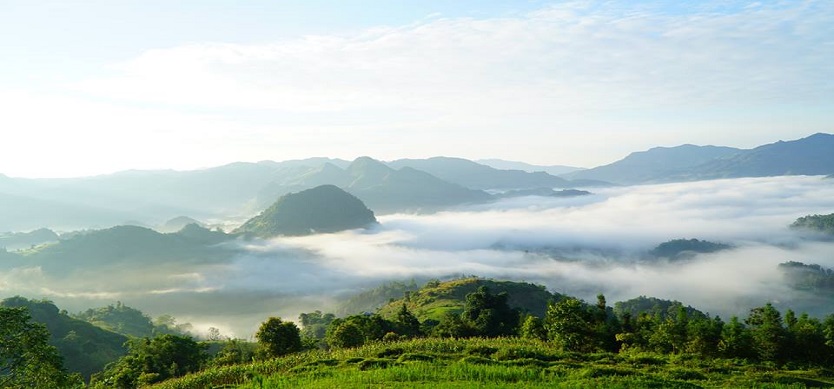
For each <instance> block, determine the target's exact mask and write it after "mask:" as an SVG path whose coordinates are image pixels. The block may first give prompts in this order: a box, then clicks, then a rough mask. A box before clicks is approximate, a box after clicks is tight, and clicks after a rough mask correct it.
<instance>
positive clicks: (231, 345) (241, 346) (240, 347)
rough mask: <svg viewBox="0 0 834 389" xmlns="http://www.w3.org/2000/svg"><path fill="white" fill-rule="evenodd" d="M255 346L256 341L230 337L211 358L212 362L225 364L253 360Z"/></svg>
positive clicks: (216, 364)
mask: <svg viewBox="0 0 834 389" xmlns="http://www.w3.org/2000/svg"><path fill="white" fill-rule="evenodd" d="M255 347H256V345H255V344H254V343H249V342H246V341H244V340H241V339H229V340H227V341H226V342H225V344H224V345H223V348H221V349H220V351H218V352H217V355H215V356H214V358H213V359H212V360H211V364H212V365H214V366H225V365H236V364H239V363H246V362H252V358H253V357H254V356H255V351H256V350H255Z"/></svg>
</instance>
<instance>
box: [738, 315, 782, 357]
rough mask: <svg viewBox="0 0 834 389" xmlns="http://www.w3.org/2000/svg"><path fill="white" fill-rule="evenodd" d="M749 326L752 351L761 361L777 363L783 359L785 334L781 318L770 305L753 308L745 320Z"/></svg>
mask: <svg viewBox="0 0 834 389" xmlns="http://www.w3.org/2000/svg"><path fill="white" fill-rule="evenodd" d="M745 323H746V324H747V325H748V326H750V333H751V335H752V338H753V349H754V350H755V351H756V355H757V356H758V358H759V359H760V360H762V361H778V360H779V359H781V358H782V357H783V352H784V350H783V348H784V346H785V338H786V336H785V335H786V332H785V328H784V327H783V326H782V317H781V315H780V314H779V311H778V310H776V308H774V307H773V305H772V304H771V303H767V304H766V305H765V306H764V307H758V308H753V309H752V310H750V315H749V316H748V317H747V319H746V320H745Z"/></svg>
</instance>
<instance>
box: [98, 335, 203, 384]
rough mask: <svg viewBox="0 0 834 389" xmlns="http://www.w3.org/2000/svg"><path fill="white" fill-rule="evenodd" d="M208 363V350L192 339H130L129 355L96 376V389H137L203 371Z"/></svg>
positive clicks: (172, 337)
mask: <svg viewBox="0 0 834 389" xmlns="http://www.w3.org/2000/svg"><path fill="white" fill-rule="evenodd" d="M207 359H208V355H207V354H206V352H205V346H203V345H200V344H198V343H197V342H195V341H194V340H193V339H191V338H190V337H186V336H177V335H171V334H165V335H160V336H157V337H155V338H153V339H150V338H143V339H131V340H130V341H128V354H127V355H125V356H124V357H122V358H120V359H119V360H118V361H116V362H114V363H112V364H110V365H108V366H107V369H105V370H104V371H103V372H101V373H99V374H96V375H94V376H93V380H92V382H91V383H92V384H94V386H96V387H115V388H135V387H137V386H142V385H147V384H152V383H155V382H161V381H164V380H166V379H169V378H173V377H181V376H183V375H185V374H187V373H193V372H197V371H199V370H200V368H202V367H203V365H204V364H205V362H206V361H207Z"/></svg>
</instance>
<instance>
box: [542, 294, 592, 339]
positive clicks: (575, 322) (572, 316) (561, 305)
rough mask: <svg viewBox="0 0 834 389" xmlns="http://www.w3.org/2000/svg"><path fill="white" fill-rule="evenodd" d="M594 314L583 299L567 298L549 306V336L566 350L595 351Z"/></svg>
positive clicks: (547, 328)
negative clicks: (589, 310)
mask: <svg viewBox="0 0 834 389" xmlns="http://www.w3.org/2000/svg"><path fill="white" fill-rule="evenodd" d="M592 322H593V316H592V315H591V313H590V312H588V310H587V309H586V307H585V304H584V303H583V302H582V300H579V299H577V298H574V297H568V298H565V299H563V300H561V301H559V302H557V303H555V304H550V305H549V306H548V307H547V314H546V315H545V320H544V327H545V329H546V330H547V335H548V337H549V338H550V339H551V340H553V341H554V342H556V344H558V345H559V346H560V347H562V349H564V350H565V351H584V352H591V351H595V348H596V347H595V343H596V341H595V339H594V332H593V326H592Z"/></svg>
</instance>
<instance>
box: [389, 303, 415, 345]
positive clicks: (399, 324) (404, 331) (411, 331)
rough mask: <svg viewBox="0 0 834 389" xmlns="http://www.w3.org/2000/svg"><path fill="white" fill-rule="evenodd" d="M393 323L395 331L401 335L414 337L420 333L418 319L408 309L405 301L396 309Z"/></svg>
mask: <svg viewBox="0 0 834 389" xmlns="http://www.w3.org/2000/svg"><path fill="white" fill-rule="evenodd" d="M394 325H395V327H396V328H397V333H398V334H400V335H402V336H406V337H415V336H419V335H420V321H419V320H417V317H415V316H414V315H413V314H412V313H411V311H409V310H408V307H406V305H405V303H403V305H402V307H400V310H399V311H397V318H396V321H395V322H394Z"/></svg>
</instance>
